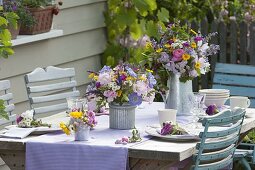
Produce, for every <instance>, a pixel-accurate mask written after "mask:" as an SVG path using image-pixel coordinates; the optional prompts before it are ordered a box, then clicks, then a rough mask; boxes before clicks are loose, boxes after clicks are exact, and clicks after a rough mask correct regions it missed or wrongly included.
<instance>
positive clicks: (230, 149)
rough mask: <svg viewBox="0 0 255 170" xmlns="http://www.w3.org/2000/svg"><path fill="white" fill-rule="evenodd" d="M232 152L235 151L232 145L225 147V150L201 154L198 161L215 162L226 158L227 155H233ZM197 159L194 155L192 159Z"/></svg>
mask: <svg viewBox="0 0 255 170" xmlns="http://www.w3.org/2000/svg"><path fill="white" fill-rule="evenodd" d="M234 151H235V145H234V144H232V145H230V146H229V147H227V148H226V149H223V150H220V151H215V152H209V153H204V154H201V156H200V160H201V161H210V160H211V159H214V160H217V159H222V158H226V157H228V156H229V155H232V154H233V153H234ZM197 158H198V155H197V154H195V155H194V157H193V159H197Z"/></svg>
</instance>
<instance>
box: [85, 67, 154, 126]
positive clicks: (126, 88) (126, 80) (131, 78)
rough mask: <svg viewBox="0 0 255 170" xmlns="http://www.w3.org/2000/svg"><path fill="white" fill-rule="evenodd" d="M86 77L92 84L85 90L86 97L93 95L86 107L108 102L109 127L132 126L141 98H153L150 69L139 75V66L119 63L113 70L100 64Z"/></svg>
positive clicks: (152, 78) (97, 107)
mask: <svg viewBox="0 0 255 170" xmlns="http://www.w3.org/2000/svg"><path fill="white" fill-rule="evenodd" d="M89 77H90V78H91V79H92V85H91V86H89V87H88V89H87V96H88V98H91V96H93V100H90V101H89V103H88V107H89V109H91V108H90V106H96V107H94V108H93V109H97V110H100V108H101V107H104V106H105V104H106V103H109V114H110V122H109V123H110V128H113V129H132V128H134V127H135V108H136V106H138V105H140V104H141V103H142V101H143V100H144V101H148V102H153V100H154V97H155V90H154V86H155V85H156V80H155V78H154V76H153V75H152V73H151V71H150V70H146V71H144V72H143V73H142V74H139V69H134V68H131V66H130V65H127V64H119V65H117V66H116V67H115V68H113V69H112V68H110V67H109V66H104V67H103V68H102V69H101V70H100V71H99V72H98V73H96V72H90V75H89ZM93 103H94V104H93ZM93 109H92V110H93Z"/></svg>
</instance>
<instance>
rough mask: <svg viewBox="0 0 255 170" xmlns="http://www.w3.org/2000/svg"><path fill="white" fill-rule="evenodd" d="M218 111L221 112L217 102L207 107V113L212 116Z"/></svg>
mask: <svg viewBox="0 0 255 170" xmlns="http://www.w3.org/2000/svg"><path fill="white" fill-rule="evenodd" d="M216 113H219V111H218V109H217V106H216V105H215V104H213V105H210V106H208V107H207V109H206V114H208V115H210V116H211V115H214V114H216Z"/></svg>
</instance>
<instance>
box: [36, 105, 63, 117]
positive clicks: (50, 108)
mask: <svg viewBox="0 0 255 170" xmlns="http://www.w3.org/2000/svg"><path fill="white" fill-rule="evenodd" d="M66 108H67V103H61V104H56V105H50V106H44V107H37V108H34V110H35V113H36V114H42V113H47V112H53V111H58V110H63V109H66Z"/></svg>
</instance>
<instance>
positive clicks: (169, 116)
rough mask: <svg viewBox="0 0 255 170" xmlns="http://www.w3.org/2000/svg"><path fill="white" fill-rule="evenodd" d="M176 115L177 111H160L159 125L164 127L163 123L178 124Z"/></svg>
mask: <svg viewBox="0 0 255 170" xmlns="http://www.w3.org/2000/svg"><path fill="white" fill-rule="evenodd" d="M176 113H177V110H174V109H161V110H158V117H159V124H160V126H161V127H162V126H163V123H164V122H166V121H171V122H173V123H174V124H175V123H176Z"/></svg>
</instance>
